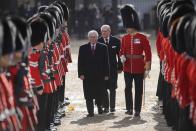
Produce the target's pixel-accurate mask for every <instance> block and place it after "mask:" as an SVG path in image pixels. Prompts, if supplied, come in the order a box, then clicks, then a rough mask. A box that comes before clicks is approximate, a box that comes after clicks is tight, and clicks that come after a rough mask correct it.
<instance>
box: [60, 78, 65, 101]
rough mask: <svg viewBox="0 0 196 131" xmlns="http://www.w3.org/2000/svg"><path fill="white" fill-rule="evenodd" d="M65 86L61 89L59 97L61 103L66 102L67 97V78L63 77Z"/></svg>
mask: <svg viewBox="0 0 196 131" xmlns="http://www.w3.org/2000/svg"><path fill="white" fill-rule="evenodd" d="M62 79H63V85H62V87H61V88H60V94H59V95H60V96H59V100H60V102H64V97H65V76H63V78H62Z"/></svg>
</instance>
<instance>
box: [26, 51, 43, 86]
mask: <svg viewBox="0 0 196 131" xmlns="http://www.w3.org/2000/svg"><path fill="white" fill-rule="evenodd" d="M39 59H40V52H39V51H34V52H33V53H31V54H30V55H29V67H30V75H31V77H32V78H33V80H34V84H33V86H35V87H40V86H42V81H41V74H40V70H39V67H38V61H39Z"/></svg>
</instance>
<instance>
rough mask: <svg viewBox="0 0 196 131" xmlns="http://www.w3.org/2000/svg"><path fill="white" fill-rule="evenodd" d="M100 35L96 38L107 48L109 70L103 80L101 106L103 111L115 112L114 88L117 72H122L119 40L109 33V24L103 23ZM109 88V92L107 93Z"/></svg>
mask: <svg viewBox="0 0 196 131" xmlns="http://www.w3.org/2000/svg"><path fill="white" fill-rule="evenodd" d="M101 35H102V36H101V37H100V38H99V39H98V41H99V42H100V43H104V44H105V45H106V46H107V49H108V57H109V71H110V76H109V80H105V81H104V88H105V91H104V92H105V93H104V101H103V107H104V108H105V109H104V113H108V112H109V106H110V112H115V101H116V88H117V79H118V72H122V63H121V61H120V57H119V51H120V40H119V39H118V38H116V37H114V36H112V35H111V28H110V26H109V25H103V26H102V27H101ZM108 90H109V92H110V93H109V94H110V95H109V94H108Z"/></svg>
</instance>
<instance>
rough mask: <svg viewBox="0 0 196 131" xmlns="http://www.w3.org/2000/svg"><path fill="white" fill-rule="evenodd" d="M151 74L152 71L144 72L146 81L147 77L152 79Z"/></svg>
mask: <svg viewBox="0 0 196 131" xmlns="http://www.w3.org/2000/svg"><path fill="white" fill-rule="evenodd" d="M149 73H150V70H146V71H145V72H144V79H146V77H148V78H150V76H149Z"/></svg>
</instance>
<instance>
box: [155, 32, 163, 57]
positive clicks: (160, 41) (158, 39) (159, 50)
mask: <svg viewBox="0 0 196 131" xmlns="http://www.w3.org/2000/svg"><path fill="white" fill-rule="evenodd" d="M162 40H163V34H162V33H161V32H159V33H158V35H157V40H156V48H157V54H158V56H160V53H161V43H162Z"/></svg>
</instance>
